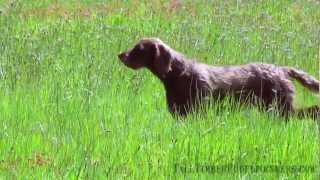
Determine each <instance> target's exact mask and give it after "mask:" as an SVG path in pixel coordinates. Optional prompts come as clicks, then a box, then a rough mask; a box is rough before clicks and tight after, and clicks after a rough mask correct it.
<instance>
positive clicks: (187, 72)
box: [118, 38, 320, 118]
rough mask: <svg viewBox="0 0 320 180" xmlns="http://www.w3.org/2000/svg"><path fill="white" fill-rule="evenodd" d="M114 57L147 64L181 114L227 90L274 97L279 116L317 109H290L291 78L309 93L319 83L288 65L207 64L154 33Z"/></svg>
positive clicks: (244, 97) (267, 99) (266, 101)
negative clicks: (183, 52)
mask: <svg viewBox="0 0 320 180" xmlns="http://www.w3.org/2000/svg"><path fill="white" fill-rule="evenodd" d="M118 57H119V59H120V60H121V61H122V62H123V63H124V64H125V65H126V66H128V67H130V68H132V69H139V68H142V67H145V68H148V69H149V70H150V71H151V72H152V73H153V74H154V75H156V76H157V77H158V78H159V79H160V80H161V81H162V83H163V84H164V87H165V89H166V97H167V104H168V107H169V110H170V112H171V113H173V114H177V115H182V116H184V115H186V114H188V112H190V111H191V110H194V109H195V107H197V106H198V103H197V102H200V103H201V102H202V101H203V100H204V99H207V98H206V97H213V98H214V99H215V98H216V99H221V98H223V97H224V96H226V95H233V96H234V97H237V98H239V100H240V101H241V102H244V101H245V102H248V99H255V100H257V99H258V100H259V102H261V104H262V105H263V106H264V107H265V108H267V109H268V108H269V107H270V105H271V103H273V102H275V103H276V105H277V108H278V110H279V112H281V114H282V115H284V116H287V115H289V114H292V113H294V112H295V113H296V114H298V115H300V116H304V115H309V116H312V117H313V118H315V117H316V116H319V114H320V108H319V106H313V107H310V108H306V109H303V110H297V111H294V110H293V95H294V85H293V83H292V81H291V79H296V80H298V81H299V82H300V83H301V84H302V85H303V86H305V87H306V88H308V89H309V90H311V91H314V92H319V84H320V82H319V81H318V80H317V79H315V78H314V77H312V76H310V75H308V74H306V73H305V72H303V71H300V70H297V69H294V68H291V67H279V66H276V65H272V64H262V63H253V64H245V65H237V66H210V65H206V64H202V63H198V62H196V61H194V60H188V59H187V58H186V57H185V56H183V55H182V54H181V53H179V52H177V51H175V50H173V49H171V48H170V47H169V46H168V45H166V44H165V43H163V42H162V41H161V40H159V39H157V38H147V39H142V40H141V41H140V42H139V43H138V44H137V45H135V46H134V48H133V49H130V50H128V51H126V52H123V53H121V54H119V55H118ZM248 97H254V98H248ZM249 102H253V101H249Z"/></svg>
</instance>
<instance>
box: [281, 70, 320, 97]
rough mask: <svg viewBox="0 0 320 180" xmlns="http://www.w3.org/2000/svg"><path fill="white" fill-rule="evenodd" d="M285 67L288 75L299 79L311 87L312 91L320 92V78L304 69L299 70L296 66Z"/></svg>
mask: <svg viewBox="0 0 320 180" xmlns="http://www.w3.org/2000/svg"><path fill="white" fill-rule="evenodd" d="M285 69H286V70H287V72H288V75H289V76H290V77H291V78H294V79H296V80H298V81H299V82H300V83H301V84H302V85H303V86H305V87H306V88H308V89H310V90H311V91H313V92H317V93H320V81H319V80H317V79H316V78H314V77H312V76H311V75H309V74H307V73H305V72H303V71H300V70H297V69H295V68H291V67H286V68H285Z"/></svg>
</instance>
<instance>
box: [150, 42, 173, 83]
mask: <svg viewBox="0 0 320 180" xmlns="http://www.w3.org/2000/svg"><path fill="white" fill-rule="evenodd" d="M155 48H156V53H155V58H154V67H155V70H156V71H157V73H159V75H160V76H162V77H165V75H166V74H167V73H168V72H170V71H171V63H172V54H171V52H170V49H168V47H165V46H164V45H163V44H160V43H156V44H155Z"/></svg>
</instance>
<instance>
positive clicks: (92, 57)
mask: <svg viewBox="0 0 320 180" xmlns="http://www.w3.org/2000/svg"><path fill="white" fill-rule="evenodd" d="M0 12H1V13H0V129H1V130H0V177H1V179H2V178H3V179H44V178H48V179H77V178H82V179H93V178H94V179H98V178H105V177H109V178H125V177H130V178H155V177H156V178H159V179H164V178H168V177H171V178H179V179H180V178H210V177H211V178H212V177H215V178H226V177H228V178H238V179H247V178H249V179H251V178H258V177H261V176H263V177H267V178H282V179H287V178H289V179H294V178H302V179H315V178H316V177H317V176H319V174H320V167H319V157H318V155H319V153H320V152H319V151H320V149H319V137H318V134H319V132H318V130H317V124H316V123H315V122H313V121H311V120H308V119H305V120H298V119H294V118H293V119H292V121H290V122H288V123H285V122H284V121H283V119H281V118H279V117H277V116H272V115H270V114H267V113H263V112H259V111H257V110H256V109H254V108H236V109H234V108H231V106H230V103H228V102H225V103H224V104H223V105H222V106H214V105H212V106H210V107H208V109H209V110H208V111H207V112H206V113H203V114H194V115H191V116H189V117H188V118H187V119H186V120H183V121H177V120H176V119H174V118H172V117H171V115H170V114H169V113H168V111H167V108H166V102H165V96H164V88H163V87H162V84H161V83H160V81H159V80H158V79H156V78H155V77H154V76H153V75H151V73H150V72H148V71H146V70H141V71H132V70H130V69H128V68H126V67H125V66H124V65H123V64H121V63H120V62H119V60H118V59H117V54H118V53H119V52H120V51H122V50H125V49H127V48H129V47H132V46H133V44H134V43H136V42H137V41H138V40H139V39H141V38H142V37H151V36H155V37H159V38H161V39H162V40H163V41H165V42H167V43H168V44H170V45H171V46H172V47H173V48H175V49H177V50H179V51H181V52H183V53H185V54H187V56H188V57H196V58H197V59H199V61H202V62H206V63H209V64H242V63H247V62H268V63H275V64H279V65H290V66H293V67H297V68H300V69H302V70H304V71H306V72H308V73H310V74H312V75H314V76H316V77H318V78H319V76H318V74H319V53H320V52H319V46H320V3H319V1H316V0H309V1H306V0H298V1H285V0H270V1H260V0H255V1H247V0H244V1H231V0H227V1H209V0H199V1H191V0H185V1H177V0H176V1H164V0H160V1H156V0H151V1H147V0H145V1H138V0H131V1H130V0H122V1H117V0H110V1H107V2H103V1H101V0H82V1H76V0H74V1H62V0H42V1H40V0H37V1H36V0H35V1H22V0H21V1H8V0H0ZM297 89H298V91H299V93H298V95H297V99H296V102H295V105H296V106H297V107H304V106H308V105H313V104H317V103H318V104H319V102H318V100H319V98H318V97H317V96H315V95H313V94H311V93H310V92H308V91H307V90H305V89H304V88H302V87H301V86H300V85H298V84H297ZM226 165H229V166H233V167H235V169H233V170H229V171H228V170H226V169H222V167H223V166H226ZM213 166H219V167H220V168H221V169H222V170H221V172H220V173H214V172H212V171H210V170H208V169H205V167H213ZM245 166H251V167H256V166H277V167H282V168H283V167H291V166H311V167H314V169H313V170H312V171H309V172H307V171H303V172H301V173H299V171H297V170H291V171H290V168H287V169H285V168H284V170H279V171H275V170H273V171H271V172H269V173H267V172H263V171H258V172H254V171H249V170H241V169H240V168H243V167H245ZM184 168H186V169H184ZM222 171H223V172H222Z"/></svg>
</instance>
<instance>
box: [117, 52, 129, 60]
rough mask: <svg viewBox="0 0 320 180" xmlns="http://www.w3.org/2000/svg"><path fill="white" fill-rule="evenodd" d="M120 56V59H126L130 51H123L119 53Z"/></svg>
mask: <svg viewBox="0 0 320 180" xmlns="http://www.w3.org/2000/svg"><path fill="white" fill-rule="evenodd" d="M118 57H119V59H120V60H122V61H126V60H127V58H128V53H126V52H123V53H121V54H119V55H118Z"/></svg>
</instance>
